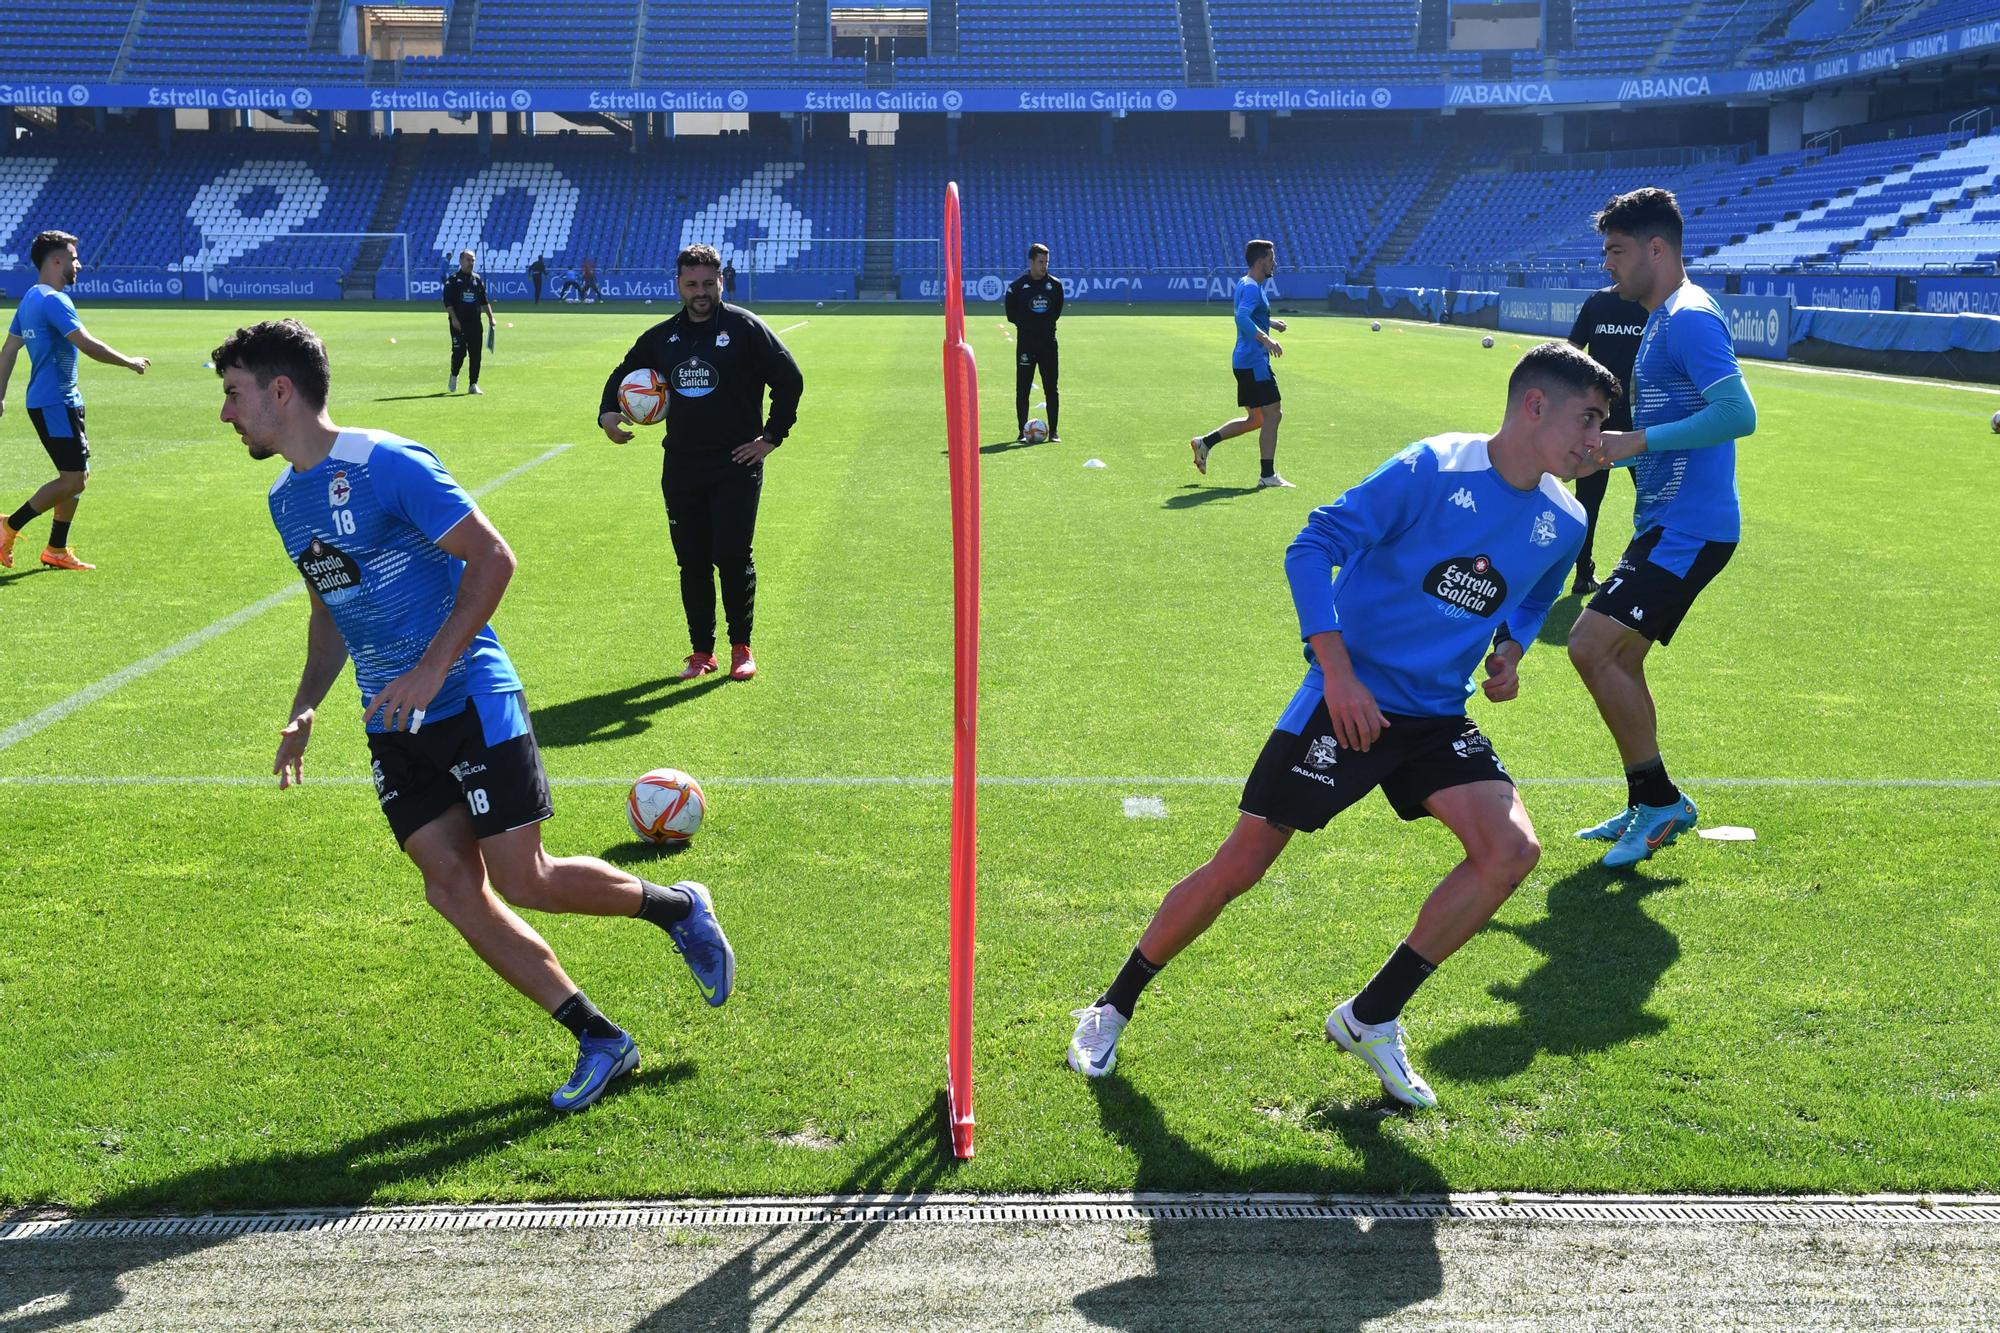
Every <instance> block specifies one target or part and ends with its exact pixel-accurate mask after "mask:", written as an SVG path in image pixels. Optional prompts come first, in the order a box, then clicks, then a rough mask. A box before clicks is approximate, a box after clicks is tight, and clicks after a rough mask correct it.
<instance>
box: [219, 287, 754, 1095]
mask: <svg viewBox="0 0 2000 1333" xmlns="http://www.w3.org/2000/svg"><path fill="white" fill-rule="evenodd" d="M214 361H215V370H216V373H217V374H218V375H220V376H221V377H222V389H223V406H222V420H223V421H225V422H227V423H229V424H230V425H232V426H234V427H235V428H236V433H237V434H238V435H240V436H241V437H242V439H243V443H244V444H245V445H246V446H247V447H248V449H249V451H250V456H251V457H252V458H255V459H265V458H270V457H272V456H273V455H277V456H280V457H282V458H283V459H284V460H285V463H286V467H285V468H284V470H283V471H281V472H279V474H278V476H277V479H276V481H274V482H273V483H272V485H271V496H270V506H271V519H272V521H273V522H274V523H275V524H276V525H277V528H278V534H279V536H280V538H281V539H282V540H283V542H284V546H285V554H286V555H287V556H288V557H289V558H290V559H291V560H292V562H293V563H294V564H296V565H297V566H298V568H299V573H300V574H301V575H303V576H304V578H305V582H306V591H307V593H308V594H309V595H310V597H311V611H310V616H309V619H308V622H307V628H306V662H305V670H304V673H303V674H302V675H301V677H300V679H299V688H298V693H297V695H296V696H295V697H294V698H293V700H292V707H291V713H290V718H289V720H288V721H287V722H286V723H285V725H284V726H283V727H282V728H280V730H279V740H278V751H277V758H276V761H275V762H274V763H273V765H272V771H273V772H275V773H276V774H277V775H278V785H279V787H281V788H283V787H290V786H295V785H297V784H298V783H299V782H300V781H301V780H303V778H304V775H305V751H306V744H307V742H308V741H310V740H311V739H312V728H313V721H314V718H315V716H316V714H317V711H318V707H319V704H320V701H321V700H322V699H324V698H325V697H326V692H327V690H328V689H330V688H332V686H333V684H334V681H335V679H336V678H337V677H338V676H339V675H340V669H341V666H342V665H343V664H344V663H345V662H346V661H347V660H348V659H349V658H352V659H353V661H354V679H355V683H356V684H357V685H358V686H360V689H361V703H362V710H363V711H362V717H361V721H362V725H363V727H364V728H365V729H366V731H367V733H368V750H369V753H370V754H371V755H372V756H373V758H374V776H375V794H376V797H377V798H378V800H379V801H380V803H381V806H382V813H383V815H384V816H386V817H387V819H388V821H389V828H390V830H391V831H392V832H393V833H394V834H395V836H396V841H397V843H398V844H400V845H401V847H402V849H403V851H404V853H405V854H406V855H407V856H408V857H409V858H410V860H411V861H413V862H415V863H416V866H417V869H418V870H419V871H421V872H422V874H423V879H424V896H425V897H426V899H427V900H428V901H429V902H430V905H431V906H432V907H433V908H435V909H436V910H437V912H438V913H439V915H441V916H443V917H444V918H445V920H447V921H449V922H450V923H451V924H452V926H453V927H454V928H455V929H456V930H457V931H458V933H459V934H460V935H462V936H463V937H464V938H465V942H466V943H467V944H469V945H471V946H472V949H473V952H475V953H477V954H478V955H479V957H480V958H481V959H482V960H483V961H484V962H485V963H486V965H487V966H488V967H490V968H492V969H493V970H494V971H495V972H497V973H499V974H500V976H501V977H502V978H503V979H504V980H505V981H506V982H507V983H508V984H509V985H511V986H513V987H514V988H515V989H516V990H518V991H520V992H521V993H522V994H523V995H525V996H527V997H528V998H529V999H531V1000H533V1001H534V1002H535V1003H536V1004H539V1005H540V1006H541V1007H542V1008H543V1009H545V1010H546V1011H548V1013H549V1014H550V1015H551V1016H552V1017H553V1018H554V1019H555V1020H556V1022H558V1023H560V1024H562V1025H563V1027H565V1028H567V1029H568V1030H569V1031H570V1032H571V1033H572V1034H574V1036H575V1037H576V1039H577V1045H578V1051H577V1059H576V1068H575V1071H574V1072H573V1073H572V1074H571V1075H570V1078H569V1081H568V1082H566V1083H564V1084H563V1085H562V1087H560V1088H558V1089H556V1091H555V1093H554V1095H553V1096H552V1097H551V1098H550V1103H551V1105H553V1106H554V1107H555V1108H556V1109H557V1110H559V1111H575V1110H580V1109H582V1108H583V1107H585V1106H588V1105H590V1104H591V1103H592V1102H594V1101H596V1100H597V1099H598V1098H599V1097H600V1096H602V1095H603V1093H604V1089H605V1087H606V1086H607V1085H608V1084H610V1082H611V1081H612V1080H613V1079H615V1078H618V1077H619V1076H620V1075H622V1074H625V1073H628V1072H629V1071H631V1070H632V1069H634V1068H636V1067H637V1066H638V1063H639V1049H638V1047H637V1046H636V1045H635V1044H634V1043H633V1041H632V1038H631V1037H630V1036H629V1035H628V1034H627V1033H626V1032H625V1031H624V1030H623V1029H622V1028H620V1027H618V1026H617V1025H616V1024H614V1023H612V1022H611V1020H610V1019H608V1018H606V1017H605V1016H604V1015H603V1013H601V1012H600V1011H599V1010H598V1009H597V1007H596V1006H595V1005H593V1004H592V1003H591V1002H590V1000H589V999H587V998H586V997H585V996H584V993H583V992H582V991H581V990H579V989H578V988H577V985H576V983H575V982H573V981H571V980H570V978H569V975H568V973H566V972H564V971H563V967H562V964H561V963H559V962H558V961H556V956H555V953H554V951H553V950H551V949H550V948H549V946H548V944H547V943H545V942H544V941H543V939H542V937H541V936H540V935H539V934H537V933H536V932H535V930H534V928H533V927H532V926H530V925H528V923H527V922H525V921H523V920H522V919H521V918H520V916H519V915H517V914H516V911H515V909H516V908H531V909H533V910H535V911H541V912H566V913H576V914H581V915H585V916H623V917H638V918H640V919H642V920H645V921H649V922H652V923H653V924H654V925H657V926H660V927H662V928H664V929H665V930H666V931H667V933H668V936H669V937H670V938H671V939H672V941H673V945H674V947H675V948H676V949H677V950H679V951H680V953H681V955H682V956H683V957H684V958H685V959H686V960H687V964H688V967H689V968H690V969H691V970H692V971H693V972H694V976H695V982H696V984H697V985H698V986H699V987H700V989H701V993H702V995H703V997H704V998H705V999H707V1001H708V1003H709V1004H711V1005H720V1004H722V1003H723V1002H724V1001H725V1000H727V999H728V998H729V994H730V991H731V989H732V988H733V986H734V984H735V975H736V956H735V953H734V952H733V951H732V950H731V949H730V947H729V941H728V940H727V939H726V938H725V937H724V936H723V933H722V927H721V925H720V923H719V922H717V920H716V917H715V904H714V900H713V899H712V897H711V896H710V894H709V891H708V890H707V889H706V888H704V887H703V886H702V885H700V884H696V883H694V882H693V881H691V880H690V881H683V882H682V883H679V884H676V885H673V886H672V887H663V886H661V885H658V884H653V883H650V882H648V881H646V880H643V879H640V878H638V877H637V876H635V875H632V874H630V873H628V872H627V871H624V870H620V869H618V868H617V867H615V866H611V865H608V864H606V863H605V862H603V861H599V860H597V859H596V858H594V857H588V856H574V857H552V856H550V855H549V854H548V853H547V852H545V851H544V850H543V849H542V834H541V821H542V820H544V819H547V818H548V817H549V816H550V814H551V813H552V812H553V808H552V806H551V805H550V802H549V783H548V778H547V776H546V775H545V774H544V773H543V771H542V761H541V753H540V751H539V750H538V748H537V747H536V744H535V731H534V727H533V725H532V723H531V721H530V719H529V716H528V709H527V704H526V702H525V700H524V699H523V696H522V692H521V678H520V677H519V676H518V675H516V674H515V672H514V664H513V663H512V661H510V660H509V658H508V656H507V653H506V650H505V649H503V648H502V647H501V646H500V641H499V640H498V639H497V638H496V637H495V636H494V634H493V630H492V627H491V626H490V625H488V624H487V620H488V619H489V618H490V617H491V616H492V614H493V612H494V609H495V608H496V607H498V606H499V604H500V597H501V594H502V593H503V592H505V591H506V588H507V584H508V581H509V580H510V579H511V578H512V577H513V573H514V553H513V552H512V551H511V550H510V549H509V548H508V546H507V543H506V541H505V539H503V538H502V537H501V535H500V534H499V533H498V532H497V531H495V530H494V527H493V525H492V524H491V523H490V522H488V521H487V518H486V515H485V514H483V513H481V512H480V511H479V508H478V506H476V505H474V504H473V502H472V500H471V498H470V497H468V496H467V495H466V493H465V492H464V491H463V490H461V489H459V486H458V483H457V482H455V481H453V480H452V478H451V475H450V474H449V473H447V472H446V471H445V470H444V467H443V465H442V464H440V463H439V462H438V460H437V459H436V457H434V456H433V455H432V454H431V452H430V451H429V450H427V449H425V448H424V447H423V446H422V445H419V444H414V443H412V442H411V441H409V440H405V439H400V438H398V437H396V436H394V435H390V434H388V433H386V432H383V431H372V430H356V429H351V428H347V427H342V426H337V425H335V424H334V423H333V420H332V418H331V417H330V416H328V414H327V406H326V399H327V389H328V382H329V378H330V372H329V368H328V366H327V359H326V349H325V347H324V346H322V345H321V343H320V340H319V339H318V338H317V337H316V336H314V334H313V332H312V330H311V329H308V328H307V327H306V326H305V325H303V324H301V323H299V322H298V321H297V320H292V319H285V320H276V321H270V322H266V323H263V324H256V325H252V326H251V327H249V328H243V329H238V330H237V331H236V334H235V336H234V337H232V338H230V339H229V341H228V342H225V343H224V344H223V345H222V346H220V347H218V348H216V349H215V354H214Z"/></svg>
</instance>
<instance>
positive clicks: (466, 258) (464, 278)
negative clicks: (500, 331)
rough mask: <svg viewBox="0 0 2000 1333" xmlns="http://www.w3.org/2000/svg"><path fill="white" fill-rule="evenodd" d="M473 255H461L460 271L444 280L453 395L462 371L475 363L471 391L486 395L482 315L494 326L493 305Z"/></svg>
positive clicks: (462, 253)
mask: <svg viewBox="0 0 2000 1333" xmlns="http://www.w3.org/2000/svg"><path fill="white" fill-rule="evenodd" d="M472 260H473V254H472V251H470V250H461V251H459V252H458V269H457V270H456V271H455V272H454V273H452V275H451V276H450V277H448V278H446V279H445V280H444V313H445V317H446V318H447V319H449V320H450V321H451V379H450V381H449V382H448V383H447V384H446V389H447V390H448V391H449V392H452V393H456V392H458V370H459V367H460V366H463V365H464V364H465V362H466V358H468V357H470V358H471V360H472V367H471V369H472V384H471V387H470V389H469V392H472V393H479V392H482V391H481V389H480V387H479V346H480V344H479V316H480V314H481V313H482V312H484V314H485V315H486V323H487V326H488V327H489V328H490V327H491V326H492V324H493V303H492V302H491V301H489V300H487V299H486V279H484V278H482V277H480V276H479V275H478V274H477V273H474V272H473V271H472Z"/></svg>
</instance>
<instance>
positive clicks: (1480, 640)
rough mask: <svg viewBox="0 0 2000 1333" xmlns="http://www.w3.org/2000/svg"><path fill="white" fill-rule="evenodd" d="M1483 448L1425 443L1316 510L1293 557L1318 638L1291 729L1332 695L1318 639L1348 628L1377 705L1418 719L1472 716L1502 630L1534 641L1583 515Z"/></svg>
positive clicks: (1295, 592)
mask: <svg viewBox="0 0 2000 1333" xmlns="http://www.w3.org/2000/svg"><path fill="white" fill-rule="evenodd" d="M1486 445H1487V437H1486V436H1484V435H1434V436H1432V437H1431V438H1430V439H1428V440H1420V441H1418V442H1417V443H1416V444H1413V445H1411V446H1410V447H1409V448H1407V449H1405V450H1403V452H1401V453H1400V454H1397V455H1396V456H1395V457H1394V458H1392V459H1390V460H1389V461H1388V462H1386V463H1384V464H1383V465H1382V466H1381V467H1379V468H1377V469H1375V471H1374V472H1373V473H1372V474H1370V475H1369V477H1368V478H1367V479H1366V480H1365V481H1363V482H1361V483H1360V484H1359V485H1356V486H1354V487H1351V488H1350V489H1349V490H1348V491H1347V492H1346V493H1345V494H1343V495H1342V496H1341V497H1340V498H1339V499H1337V500H1335V501H1334V502H1333V503H1332V504H1330V505H1323V506H1321V507H1320V508H1318V509H1315V510H1313V512H1312V516H1311V517H1310V518H1308V519H1307V520H1306V526H1305V530H1304V531H1302V532H1300V533H1299V535H1298V537H1297V538H1296V539H1294V540H1293V542H1292V544H1291V546H1290V547H1289V548H1288V549H1287V550H1286V552H1285V577H1286V578H1287V579H1289V580H1290V581H1291V585H1292V601H1293V604H1294V605H1295V606H1296V607H1297V608H1298V613H1299V632H1300V637H1301V638H1303V639H1306V640H1307V641H1308V642H1307V644H1306V662H1307V671H1306V678H1305V682H1304V683H1303V684H1302V685H1300V686H1299V691H1298V693H1297V694H1296V695H1294V696H1293V698H1292V702H1291V703H1290V705H1288V706H1287V707H1286V709H1285V712H1284V715H1283V716H1282V717H1281V718H1279V720H1278V727H1279V729H1280V730H1282V731H1290V732H1297V731H1299V730H1300V729H1301V728H1303V727H1304V726H1305V721H1306V718H1307V717H1308V716H1309V715H1310V714H1311V713H1312V710H1313V709H1314V707H1315V706H1317V705H1318V703H1319V702H1320V700H1321V698H1322V697H1323V695H1324V691H1325V688H1326V680H1325V677H1324V676H1323V675H1322V674H1321V672H1320V667H1319V661H1318V659H1317V658H1315V657H1314V656H1313V652H1312V644H1311V642H1310V640H1311V638H1312V636H1313V635H1315V634H1319V633H1324V632H1326V631H1328V630H1338V631H1339V632H1340V636H1341V642H1342V643H1343V644H1344V645H1345V646H1346V648H1347V656H1348V657H1349V659H1350V660H1351V661H1352V662H1353V663H1354V674H1355V676H1356V677H1357V678H1359V680H1360V681H1361V683H1362V684H1363V685H1366V686H1367V687H1368V690H1369V692H1370V693H1371V694H1373V695H1374V696H1375V702H1376V704H1377V705H1379V706H1380V707H1381V709H1382V711H1383V712H1385V713H1400V714H1404V715H1406V716H1410V717H1456V716H1458V715H1459V714H1462V713H1463V712H1464V711H1465V701H1466V699H1467V698H1469V697H1470V696H1471V694H1472V675H1473V672H1474V671H1476V670H1477V669H1478V668H1479V665H1480V663H1482V662H1483V661H1484V660H1485V659H1486V654H1487V652H1488V651H1489V650H1490V645H1491V644H1492V642H1493V637H1494V633H1495V631H1497V630H1498V629H1499V628H1500V627H1501V626H1502V625H1505V626H1507V628H1508V630H1509V632H1510V634H1511V635H1512V637H1514V638H1515V639H1518V640H1519V641H1520V643H1521V645H1522V647H1524V648H1525V647H1527V646H1528V645H1530V644H1532V643H1534V641H1535V635H1536V634H1537V633H1539V632H1540V630H1541V627H1542V622H1543V621H1544V620H1546V619H1547V618H1548V614H1549V608H1550V607H1551V606H1553V605H1555V602H1556V599H1557V598H1558V597H1560V596H1562V590H1563V580H1564V579H1565V578H1566V577H1567V576H1568V574H1569V571H1570V567H1571V566H1572V565H1574V564H1575V563H1576V555H1577V552H1578V551H1579V550H1581V549H1582V547H1583V534H1584V514H1583V506H1582V505H1580V504H1578V503H1577V502H1576V497H1574V496H1573V495H1571V494H1570V493H1569V489H1568V488H1567V487H1566V486H1564V485H1563V484H1562V483H1561V482H1559V481H1557V480H1556V479H1555V478H1554V477H1552V476H1549V475H1548V474H1546V473H1544V474H1543V476H1542V479H1541V482H1540V484H1538V485H1537V486H1536V487H1535V489H1533V490H1528V491H1524V490H1519V489H1517V488H1515V487H1514V486H1512V485H1510V484H1508V482H1507V480H1506V479H1505V478H1503V477H1502V476H1501V475H1500V474H1499V473H1498V472H1497V471H1495V470H1494V468H1493V465H1492V463H1491V461H1490V460H1489V458H1488V457H1487V452H1486ZM1335 568H1338V569H1339V570H1340V573H1339V575H1338V576H1337V577H1332V573H1333V570H1334V569H1335Z"/></svg>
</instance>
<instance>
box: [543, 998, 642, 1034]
mask: <svg viewBox="0 0 2000 1333" xmlns="http://www.w3.org/2000/svg"><path fill="white" fill-rule="evenodd" d="M550 1017H551V1018H554V1019H555V1020H556V1022H558V1023H560V1024H562V1025H563V1026H564V1027H566V1028H568V1029H569V1030H570V1031H571V1032H572V1033H573V1034H575V1036H576V1039H577V1040H578V1041H582V1040H583V1039H584V1038H586V1037H621V1036H623V1035H624V1034H625V1029H623V1028H621V1027H619V1026H618V1025H617V1024H616V1023H614V1022H612V1021H611V1020H610V1019H608V1018H606V1017H605V1016H604V1015H603V1014H601V1013H599V1012H598V1009H597V1006H596V1005H594V1004H592V1003H591V1002H590V999H589V997H587V996H586V995H585V994H584V993H583V992H582V991H578V992H577V993H576V994H574V995H572V996H570V997H569V998H568V999H567V1000H564V1001H563V1002H562V1003H561V1004H559V1005H557V1006H556V1011H555V1013H553V1014H551V1015H550Z"/></svg>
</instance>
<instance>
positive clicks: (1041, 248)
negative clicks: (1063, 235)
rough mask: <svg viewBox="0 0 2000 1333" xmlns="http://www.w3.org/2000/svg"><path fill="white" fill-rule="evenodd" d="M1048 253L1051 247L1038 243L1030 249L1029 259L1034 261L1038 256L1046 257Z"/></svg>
mask: <svg viewBox="0 0 2000 1333" xmlns="http://www.w3.org/2000/svg"><path fill="white" fill-rule="evenodd" d="M1048 252H1049V247H1047V246H1046V245H1043V244H1042V243H1041V242H1040V241H1036V242H1035V243H1034V244H1033V245H1031V246H1029V247H1028V258H1030V259H1033V258H1034V257H1035V256H1036V255H1046V254H1048Z"/></svg>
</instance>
